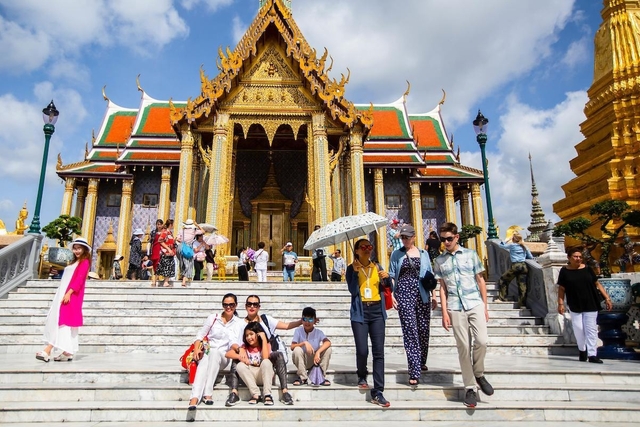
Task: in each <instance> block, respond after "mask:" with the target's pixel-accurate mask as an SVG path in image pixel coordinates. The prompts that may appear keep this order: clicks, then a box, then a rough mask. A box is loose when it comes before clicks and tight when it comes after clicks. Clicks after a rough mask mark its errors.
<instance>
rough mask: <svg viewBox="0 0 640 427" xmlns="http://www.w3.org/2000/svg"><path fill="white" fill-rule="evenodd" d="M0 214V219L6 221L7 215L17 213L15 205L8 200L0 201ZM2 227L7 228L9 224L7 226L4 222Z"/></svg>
mask: <svg viewBox="0 0 640 427" xmlns="http://www.w3.org/2000/svg"><path fill="white" fill-rule="evenodd" d="M0 213H2V216H1V217H0V218H5V219H7V218H8V217H7V215H10V214H14V213H17V211H16V205H15V204H14V203H13V201H11V200H9V199H4V200H0ZM4 225H5V226H6V227H9V224H7V223H6V222H5V224H4Z"/></svg>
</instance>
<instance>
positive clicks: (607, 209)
mask: <svg viewBox="0 0 640 427" xmlns="http://www.w3.org/2000/svg"><path fill="white" fill-rule="evenodd" d="M589 215H591V216H593V217H594V219H593V220H589V219H587V218H584V217H578V218H574V219H572V220H571V221H569V222H567V223H566V224H560V225H557V226H556V227H555V229H554V230H553V235H554V236H569V237H572V238H574V239H577V240H581V241H582V242H584V243H586V244H597V245H599V246H600V247H601V254H600V260H599V264H600V268H601V270H602V275H603V276H604V277H611V270H610V268H609V254H610V253H611V249H613V246H614V245H615V243H616V240H617V239H618V237H619V236H620V234H621V233H622V231H623V230H624V229H625V227H626V226H627V225H630V226H632V227H640V211H637V210H632V209H631V206H629V204H628V203H627V202H624V201H621V200H605V201H604V202H599V203H596V204H595V205H593V206H591V209H589ZM598 223H600V235H593V234H589V233H588V229H589V228H590V227H591V226H593V225H596V224H598ZM610 226H612V227H611V228H610Z"/></svg>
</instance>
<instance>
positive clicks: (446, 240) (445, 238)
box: [440, 236, 456, 243]
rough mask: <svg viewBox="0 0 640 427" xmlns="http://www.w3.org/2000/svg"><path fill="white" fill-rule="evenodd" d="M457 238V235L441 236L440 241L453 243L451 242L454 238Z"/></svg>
mask: <svg viewBox="0 0 640 427" xmlns="http://www.w3.org/2000/svg"><path fill="white" fill-rule="evenodd" d="M455 238H456V236H449V237H440V241H441V242H442V243H444V242H449V243H451V242H453V239H455Z"/></svg>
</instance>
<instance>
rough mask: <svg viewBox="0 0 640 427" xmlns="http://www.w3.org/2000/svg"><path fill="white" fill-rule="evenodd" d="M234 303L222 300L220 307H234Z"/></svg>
mask: <svg viewBox="0 0 640 427" xmlns="http://www.w3.org/2000/svg"><path fill="white" fill-rule="evenodd" d="M235 306H236V303H235V302H223V303H222V308H235Z"/></svg>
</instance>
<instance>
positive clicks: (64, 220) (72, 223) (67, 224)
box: [42, 215, 82, 268]
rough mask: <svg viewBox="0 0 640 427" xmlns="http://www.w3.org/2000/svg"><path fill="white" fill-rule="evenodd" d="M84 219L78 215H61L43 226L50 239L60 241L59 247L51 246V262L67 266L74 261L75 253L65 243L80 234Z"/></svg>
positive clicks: (49, 254) (49, 253)
mask: <svg viewBox="0 0 640 427" xmlns="http://www.w3.org/2000/svg"><path fill="white" fill-rule="evenodd" d="M81 226H82V219H80V218H78V217H77V216H69V215H60V216H59V217H58V218H56V219H54V220H53V221H52V222H50V223H49V224H47V225H46V226H44V227H42V231H44V233H45V235H46V236H47V237H48V238H49V239H55V240H57V241H58V247H57V248H55V247H52V248H49V252H48V256H49V263H50V264H54V265H56V266H59V267H63V268H64V267H65V266H67V265H68V264H69V263H70V262H72V261H73V253H72V252H71V250H70V249H68V248H66V247H65V245H66V244H67V243H69V242H71V241H72V240H73V235H74V234H80V232H81Z"/></svg>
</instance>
